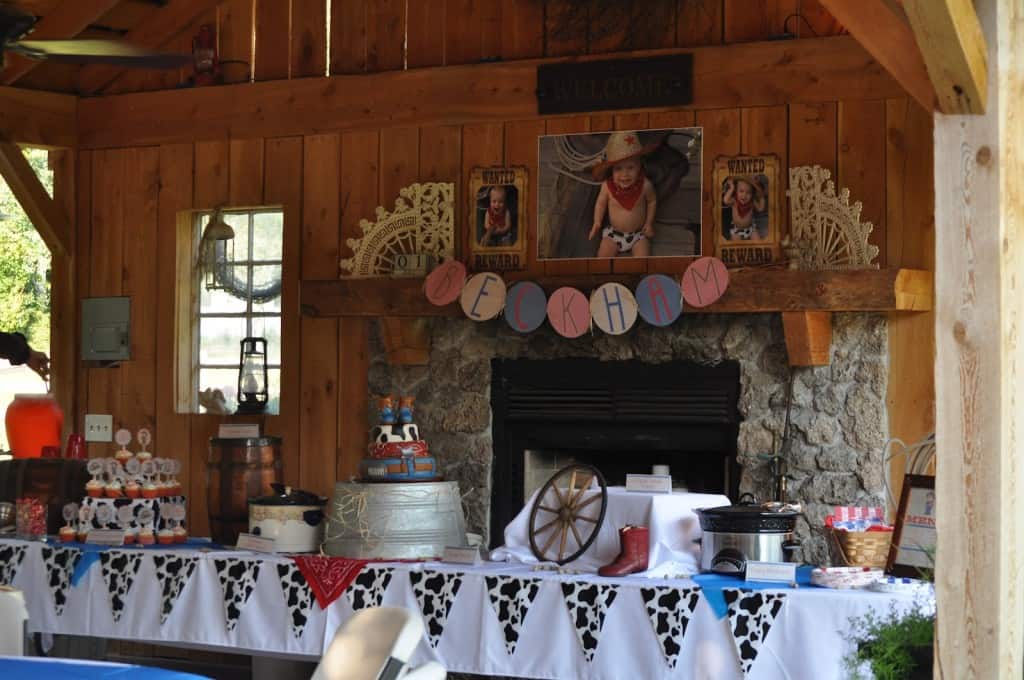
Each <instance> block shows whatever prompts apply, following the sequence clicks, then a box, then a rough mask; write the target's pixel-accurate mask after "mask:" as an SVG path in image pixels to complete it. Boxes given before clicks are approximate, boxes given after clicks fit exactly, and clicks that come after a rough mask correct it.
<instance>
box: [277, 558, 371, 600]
mask: <svg viewBox="0 0 1024 680" xmlns="http://www.w3.org/2000/svg"><path fill="white" fill-rule="evenodd" d="M292 559H293V560H295V564H297V565H298V567H299V571H301V572H302V575H303V576H305V577H306V582H307V583H309V587H310V588H312V590H313V594H314V595H316V601H317V604H319V605H320V608H321V609H327V606H328V605H329V604H331V603H332V602H334V601H335V600H337V599H338V598H339V597H341V594H342V593H344V592H345V590H346V589H348V587H349V586H350V585H351V584H352V581H354V580H355V579H356V576H359V572H361V571H362V570H363V567H365V566H366V565H367V564H369V563H370V562H371V560H354V559H349V558H347V557H322V556H320V555H301V556H295V557H292Z"/></svg>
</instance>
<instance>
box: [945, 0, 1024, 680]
mask: <svg viewBox="0 0 1024 680" xmlns="http://www.w3.org/2000/svg"><path fill="white" fill-rule="evenodd" d="M940 4H941V3H936V5H937V6H938V5H940ZM976 7H977V12H978V15H979V18H980V20H981V26H982V29H983V32H984V36H985V40H986V41H987V43H988V52H987V54H988V98H987V102H986V106H985V111H986V113H985V115H983V116H943V115H938V116H936V119H935V222H936V258H935V260H936V273H935V284H936V292H937V304H936V309H935V315H936V322H935V333H936V338H935V340H936V365H935V388H936V390H935V391H936V441H937V449H938V466H937V471H938V475H937V479H936V494H937V496H938V507H937V513H936V522H937V526H938V562H937V565H936V575H937V580H936V593H937V597H938V612H939V614H938V622H937V650H938V652H937V654H938V658H937V664H936V674H935V677H936V678H950V679H952V678H993V679H994V678H1015V679H1016V678H1020V677H1021V669H1022V653H1024V514H1022V512H1021V507H1020V501H1021V498H1022V495H1021V494H1022V492H1024V456H1022V455H1021V443H1020V441H1019V439H1018V437H1019V436H1020V435H1019V434H1018V432H1019V431H1020V428H1021V427H1022V423H1024V380H1022V377H1024V363H1022V360H1024V339H1022V338H1021V328H1020V325H1021V322H1022V320H1024V294H1022V291H1021V288H1022V287H1024V243H1022V237H1024V233H1022V227H1024V224H1022V217H1024V193H1022V190H1021V186H1022V183H1024V159H1022V158H1021V155H1020V153H1019V150H1018V147H1019V144H1020V140H1021V139H1024V120H1022V119H1021V117H1020V115H1019V109H1020V106H1021V104H1022V103H1024V97H1022V94H1024V93H1022V81H1021V77H1022V73H1024V7H1022V6H1021V3H1020V2H1019V0H978V2H977V4H976Z"/></svg>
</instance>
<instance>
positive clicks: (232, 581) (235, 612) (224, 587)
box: [213, 559, 260, 633]
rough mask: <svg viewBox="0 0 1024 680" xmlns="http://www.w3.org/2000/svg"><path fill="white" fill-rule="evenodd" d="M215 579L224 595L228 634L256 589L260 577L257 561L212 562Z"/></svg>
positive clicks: (231, 560) (228, 560)
mask: <svg viewBox="0 0 1024 680" xmlns="http://www.w3.org/2000/svg"><path fill="white" fill-rule="evenodd" d="M213 566H214V567H216V569H217V579H218V580H219V581H220V589H221V592H223V593H224V621H225V623H226V625H227V630H228V632H229V633H230V632H231V631H233V630H234V629H235V626H237V625H238V618H239V617H240V616H241V615H242V608H243V607H245V603H246V602H248V601H249V596H250V595H252V591H254V590H255V589H256V579H258V578H259V576H260V561H259V560H233V559H226V560H214V561H213Z"/></svg>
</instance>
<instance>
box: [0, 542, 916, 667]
mask: <svg viewBox="0 0 1024 680" xmlns="http://www.w3.org/2000/svg"><path fill="white" fill-rule="evenodd" d="M11 545H14V546H25V547H26V550H25V553H24V559H23V561H22V562H21V564H20V566H18V567H17V569H16V576H15V578H14V585H15V586H17V587H19V588H21V589H22V590H23V591H24V593H25V597H26V601H27V605H28V610H29V630H30V631H32V632H44V633H64V634H71V635H88V636H97V637H107V638H121V639H131V640H138V641H143V642H152V643H164V644H177V645H186V646H188V645H194V646H201V647H214V648H231V649H232V650H233V651H238V652H243V653H244V652H249V653H253V654H271V655H287V656H305V657H317V656H319V655H320V654H321V653H322V651H323V649H325V647H326V645H327V644H329V642H330V640H331V639H332V637H333V634H334V632H335V630H337V628H338V626H340V625H341V624H342V623H343V622H344V621H345V620H346V619H347V618H348V617H349V616H351V614H352V612H353V601H354V600H355V599H358V600H360V601H361V602H362V603H363V604H364V605H367V606H369V605H374V604H383V605H391V606H402V607H407V608H409V609H412V610H414V611H419V612H421V613H423V615H424V616H425V620H426V623H427V630H428V635H427V636H426V638H425V639H424V641H423V642H422V643H421V644H420V648H419V650H418V651H417V654H416V657H415V659H414V662H415V663H416V664H419V663H422V662H424V661H426V660H430V659H436V660H437V661H439V662H440V663H441V664H443V665H444V666H445V667H446V668H447V669H448V670H449V671H456V672H466V673H478V674H485V675H503V676H512V677H534V678H559V679H571V678H579V679H581V680H583V679H587V680H621V679H623V678H630V679H632V678H638V679H639V678H642V679H643V680H669V679H672V680H678V679H685V678H694V679H701V680H703V679H708V680H712V679H713V680H740V679H741V678H744V677H746V678H750V679H753V680H771V679H778V680H839V679H840V678H842V677H844V674H843V667H842V658H843V655H844V654H845V653H846V652H847V651H848V649H849V646H850V643H849V642H848V641H847V640H846V639H845V637H844V636H845V631H846V629H847V627H848V620H849V619H850V618H851V617H855V616H860V615H863V614H864V613H866V612H867V611H870V610H874V611H876V612H878V613H885V612H886V611H888V610H889V608H890V607H891V606H892V607H896V608H897V609H900V610H905V609H908V608H910V607H912V606H915V605H914V602H913V600H912V598H910V597H909V596H903V595H884V594H880V593H868V592H851V591H831V590H824V589H819V588H814V587H804V588H799V589H795V590H794V589H782V590H780V591H771V592H770V593H769V592H768V591H761V592H754V593H750V594H748V595H749V602H761V603H762V604H767V605H770V604H771V601H767V602H764V600H765V599H766V598H768V596H769V595H771V596H772V597H778V596H779V595H780V594H781V598H780V599H779V600H778V601H779V602H780V603H781V605H780V606H779V608H778V610H777V611H776V612H775V614H774V615H773V616H770V617H768V619H770V620H768V623H769V624H770V628H764V627H761V628H760V630H761V631H762V633H764V636H763V640H764V641H763V643H761V644H760V648H759V649H758V650H757V654H756V657H755V658H754V659H752V660H751V659H748V660H747V662H748V664H747V665H748V666H749V672H748V673H747V674H746V676H744V674H743V672H742V670H741V661H740V656H739V652H738V648H739V646H738V644H737V639H738V638H737V636H736V635H735V634H734V631H735V629H736V626H734V625H732V624H733V619H731V618H730V617H725V618H719V617H718V616H716V614H715V613H714V611H713V610H712V607H711V606H710V605H709V601H708V599H707V597H706V593H705V592H704V591H701V590H699V589H698V588H697V586H696V584H695V583H694V582H693V581H692V580H689V579H684V580H666V579H650V578H646V579H638V578H624V579H605V578H600V577H597V576H591V575H562V574H558V573H553V572H549V571H533V570H532V568H531V567H529V566H527V565H523V564H495V563H488V564H485V565H482V566H479V567H459V566H457V565H443V564H437V563H426V564H414V563H390V564H371V565H369V566H368V567H366V569H365V570H364V572H363V574H364V575H367V576H371V577H373V578H371V579H370V580H372V581H374V582H375V585H374V586H372V587H367V588H363V589H362V590H361V591H360V593H359V595H360V596H359V597H358V598H356V597H355V595H356V593H355V592H354V590H353V588H352V587H350V589H349V591H348V592H346V594H344V595H342V596H341V597H339V598H338V599H337V600H335V601H334V602H333V603H332V604H331V605H330V606H329V607H328V608H327V610H326V611H323V610H321V609H320V607H319V606H318V605H317V604H315V603H312V604H311V606H310V607H309V609H308V611H307V617H306V623H305V626H304V627H303V629H302V631H301V634H299V635H296V634H295V631H294V629H293V626H292V623H293V621H294V619H293V613H294V612H293V610H292V609H289V607H288V606H287V605H286V603H285V596H284V595H285V592H284V588H283V587H282V581H281V577H280V575H279V571H278V566H279V565H283V567H282V568H283V569H285V570H289V569H290V567H291V566H292V565H294V563H293V562H292V561H291V560H290V559H288V558H287V557H280V556H263V555H256V554H253V553H244V552H230V553H228V552H200V551H197V550H180V551H174V555H173V556H174V557H180V558H183V559H184V558H195V559H196V564H197V566H196V568H195V569H194V571H193V573H192V575H191V577H190V578H189V579H187V581H186V582H185V583H184V584H183V586H182V588H181V591H180V593H179V594H178V595H177V596H176V597H175V598H174V606H173V610H172V612H171V613H170V615H169V616H168V617H167V620H166V622H165V623H164V624H162V625H161V622H160V618H161V617H160V610H161V605H160V603H161V590H160V585H159V582H158V580H157V578H156V567H155V564H154V560H155V558H156V556H157V555H167V554H168V552H170V551H145V552H142V554H141V563H140V566H139V569H138V572H137V574H136V575H135V579H134V583H133V585H132V587H131V588H130V589H128V590H127V592H126V593H125V594H124V607H123V610H122V611H123V614H122V616H121V617H120V620H119V621H115V620H114V618H113V608H112V600H111V597H110V594H109V592H110V591H109V587H108V583H107V581H106V579H105V577H104V570H103V569H102V565H101V564H100V563H97V564H94V565H93V566H92V567H91V568H90V569H89V570H88V571H87V572H86V573H85V575H84V576H83V578H82V580H81V581H80V583H79V584H78V585H77V586H74V587H70V588H68V589H67V591H66V592H67V599H66V604H65V606H64V607H63V613H62V614H60V615H58V614H57V612H56V606H55V597H54V595H53V592H52V589H51V588H50V586H49V583H48V570H47V565H46V564H44V560H43V556H42V546H41V545H40V544H38V543H24V542H19V541H9V540H0V549H3V548H4V547H7V546H11ZM119 552H122V553H129V555H130V556H135V555H139V553H140V551H127V550H126V551H119ZM218 560H219V561H220V564H221V566H222V567H223V566H224V563H225V562H227V563H228V564H229V565H233V566H229V567H228V571H227V572H223V571H219V570H218V568H217V566H216V562H217V561H218ZM108 562H109V561H108ZM164 562H165V563H166V560H165V561H164ZM239 564H241V565H243V566H245V565H247V567H246V568H247V569H251V568H252V567H253V566H255V565H258V566H259V569H258V576H257V578H256V579H255V582H254V583H253V588H252V595H251V597H250V598H249V599H248V601H246V602H242V603H240V604H239V605H238V608H237V612H236V613H237V614H238V616H237V625H235V626H234V627H233V628H231V629H229V626H228V618H227V616H226V608H225V605H224V600H225V598H224V590H223V588H224V583H233V584H235V585H238V584H244V582H245V578H244V577H242V576H239V574H240V573H242V572H244V571H245V570H246V569H242V568H240V567H238V565H239ZM2 566H3V565H0V567H2ZM0 573H2V570H0ZM109 573H110V572H109V571H108V574H109ZM250 573H251V572H250ZM221 578H224V583H222V581H221ZM531 595H532V596H533V598H532V599H530V596H531ZM645 596H646V598H645ZM662 598H665V600H662ZM747 601H748V600H747V599H744V600H741V601H740V602H741V603H742V602H747ZM658 602H664V603H665V605H666V606H664V607H663V608H662V609H661V610H660V612H661V613H665V614H671V615H673V616H680V615H683V616H684V617H685V619H686V623H687V625H686V626H685V633H683V631H682V630H681V628H680V627H678V626H677V630H676V634H675V635H669V636H667V637H665V636H663V637H660V638H659V637H658V636H657V635H656V633H655V630H656V628H655V625H654V622H653V621H657V615H658V613H659V610H657V609H654V610H650V609H649V608H650V607H654V605H655V604H656V603H658ZM737 611H740V613H742V610H737ZM764 611H765V608H764V607H762V608H760V609H758V610H757V613H756V615H755V614H754V613H751V614H750V618H749V621H748V623H747V624H746V625H747V626H750V625H752V624H751V622H757V621H761V620H762V618H763V614H764ZM499 612H502V614H499ZM516 612H518V613H519V615H518V617H517V616H515V613H516ZM431 613H434V614H431ZM437 613H439V614H440V616H437V615H436V614H437ZM499 617H500V618H499ZM602 619H603V625H601V623H600V621H601V620H602ZM652 620H653V621H652ZM516 621H519V622H520V623H521V626H519V628H518V639H517V640H514V645H513V644H510V637H514V636H510V635H509V631H510V630H513V629H515V628H516V626H515V623H516ZM582 624H590V627H589V628H586V627H585V626H584V627H582V628H581V625H582ZM585 639H586V640H588V641H589V642H590V644H589V646H585V645H584V642H583V640H585ZM675 645H678V649H677V650H676V651H677V652H678V653H677V654H676V655H675V656H674V658H673V656H672V655H671V654H669V653H667V652H666V649H669V650H671V649H673V648H674V646H675ZM585 650H586V651H585ZM672 660H674V661H675V664H674V666H673V665H672V663H671V662H672Z"/></svg>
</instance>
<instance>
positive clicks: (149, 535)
mask: <svg viewBox="0 0 1024 680" xmlns="http://www.w3.org/2000/svg"><path fill="white" fill-rule="evenodd" d="M136 540H137V541H138V543H139V545H153V543H154V542H155V541H156V538H155V537H154V536H153V530H152V529H139V536H138V538H137V539H136Z"/></svg>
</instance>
